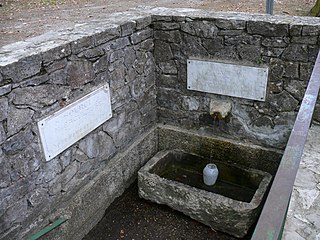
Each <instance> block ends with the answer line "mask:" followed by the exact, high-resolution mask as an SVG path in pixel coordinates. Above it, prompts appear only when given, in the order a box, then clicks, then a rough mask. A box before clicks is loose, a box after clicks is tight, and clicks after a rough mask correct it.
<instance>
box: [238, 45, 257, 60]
mask: <svg viewBox="0 0 320 240" xmlns="http://www.w3.org/2000/svg"><path fill="white" fill-rule="evenodd" d="M237 51H238V52H239V55H240V58H241V59H243V60H247V61H250V62H253V63H259V62H260V59H261V52H262V49H261V47H259V46H255V45H253V46H252V45H239V46H238V47H237Z"/></svg>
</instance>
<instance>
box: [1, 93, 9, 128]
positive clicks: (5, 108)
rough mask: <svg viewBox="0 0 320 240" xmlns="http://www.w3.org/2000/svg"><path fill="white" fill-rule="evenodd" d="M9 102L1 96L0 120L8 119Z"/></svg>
mask: <svg viewBox="0 0 320 240" xmlns="http://www.w3.org/2000/svg"><path fill="white" fill-rule="evenodd" d="M8 110H9V103H8V99H7V98H5V97H4V98H0V122H1V121H3V120H5V119H7V117H8Z"/></svg>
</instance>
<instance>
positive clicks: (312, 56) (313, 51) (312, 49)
mask: <svg viewBox="0 0 320 240" xmlns="http://www.w3.org/2000/svg"><path fill="white" fill-rule="evenodd" d="M318 53H319V47H318V46H308V62H312V63H315V62H316V59H317V56H318Z"/></svg>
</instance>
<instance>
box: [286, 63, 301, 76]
mask: <svg viewBox="0 0 320 240" xmlns="http://www.w3.org/2000/svg"><path fill="white" fill-rule="evenodd" d="M283 67H284V75H283V76H284V77H287V78H294V79H297V78H299V64H298V63H293V62H283Z"/></svg>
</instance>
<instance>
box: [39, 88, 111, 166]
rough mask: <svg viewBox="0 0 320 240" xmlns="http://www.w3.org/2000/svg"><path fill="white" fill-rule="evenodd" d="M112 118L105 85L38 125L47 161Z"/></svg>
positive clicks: (108, 95) (108, 92) (107, 89)
mask: <svg viewBox="0 0 320 240" xmlns="http://www.w3.org/2000/svg"><path fill="white" fill-rule="evenodd" d="M111 117H112V110H111V100H110V90H109V86H103V87H101V88H99V89H97V90H95V91H93V92H92V93H90V94H88V95H86V96H84V97H83V98H81V99H79V100H77V101H76V102H74V103H71V104H70V105H68V106H67V107H65V108H63V109H61V110H59V111H57V112H55V113H53V114H52V115H50V116H49V117H46V118H45V119H43V120H41V121H39V122H38V128H39V132H40V139H41V143H42V147H43V151H44V154H45V158H46V161H49V160H51V159H52V158H54V157H55V156H57V155H58V154H59V153H61V152H63V151H64V150H65V149H67V148H68V147H70V146H71V145H72V144H74V143H76V142H77V141H78V140H80V139H81V138H83V137H84V136H85V135H87V134H88V133H90V132H91V131H93V130H94V129H96V128H97V127H98V126H100V125H101V124H102V123H104V122H105V121H107V120H108V119H109V118H111Z"/></svg>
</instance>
